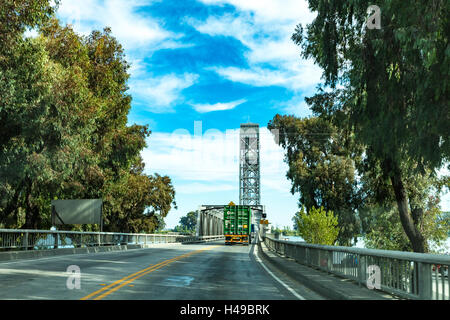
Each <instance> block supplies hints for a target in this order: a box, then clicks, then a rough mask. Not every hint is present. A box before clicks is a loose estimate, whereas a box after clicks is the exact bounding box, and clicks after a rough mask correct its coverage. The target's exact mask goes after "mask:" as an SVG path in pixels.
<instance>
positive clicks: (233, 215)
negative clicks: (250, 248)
mask: <svg viewBox="0 0 450 320" xmlns="http://www.w3.org/2000/svg"><path fill="white" fill-rule="evenodd" d="M251 221H252V220H251V209H250V207H249V206H240V205H236V206H225V207H224V212H223V223H224V225H223V230H224V235H225V243H227V244H231V243H242V244H249V243H250V241H251V240H250V239H251V237H250V232H251Z"/></svg>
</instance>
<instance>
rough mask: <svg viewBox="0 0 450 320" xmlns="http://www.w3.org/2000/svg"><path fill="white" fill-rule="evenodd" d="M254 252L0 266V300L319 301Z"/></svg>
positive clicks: (190, 251) (98, 256)
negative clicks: (70, 269)
mask: <svg viewBox="0 0 450 320" xmlns="http://www.w3.org/2000/svg"><path fill="white" fill-rule="evenodd" d="M255 250H257V246H255V245H250V246H240V245H233V246H226V245H224V244H223V243H222V242H221V241H220V242H211V243H201V244H167V245H160V246H155V247H152V248H147V249H136V250H129V251H121V252H104V253H95V254H81V255H65V256H56V257H50V258H41V259H35V260H19V261H13V262H0V299H2V300H5V299H51V300H66V299H67V300H80V299H83V300H109V299H113V300H142V299H144V300H160V299H161V300H296V299H305V300H310V299H314V300H320V299H323V298H322V297H321V296H319V295H317V294H315V293H314V292H312V291H310V290H309V289H307V288H305V287H303V286H302V285H301V284H299V283H297V282H295V281H292V280H291V279H289V278H288V277H287V276H286V275H284V274H282V273H280V272H279V271H277V270H276V269H274V268H273V267H271V266H270V264H268V263H267V262H265V261H264V260H262V261H261V260H260V259H259V257H256V256H255ZM70 266H72V267H71V268H72V270H74V271H75V273H68V272H67V269H68V268H69V267H70ZM77 271H79V273H77ZM72 272H73V271H72Z"/></svg>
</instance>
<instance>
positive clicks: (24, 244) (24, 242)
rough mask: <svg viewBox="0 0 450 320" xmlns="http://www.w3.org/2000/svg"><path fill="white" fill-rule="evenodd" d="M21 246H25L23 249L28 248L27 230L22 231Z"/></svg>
mask: <svg viewBox="0 0 450 320" xmlns="http://www.w3.org/2000/svg"><path fill="white" fill-rule="evenodd" d="M22 246H23V247H24V248H25V250H28V232H27V231H25V232H24V233H23V239H22Z"/></svg>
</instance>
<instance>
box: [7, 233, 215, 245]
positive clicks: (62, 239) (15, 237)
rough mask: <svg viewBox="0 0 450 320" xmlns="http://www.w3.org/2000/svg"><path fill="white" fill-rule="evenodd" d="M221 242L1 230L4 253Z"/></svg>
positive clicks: (213, 238) (116, 234) (168, 237)
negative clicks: (12, 251)
mask: <svg viewBox="0 0 450 320" xmlns="http://www.w3.org/2000/svg"><path fill="white" fill-rule="evenodd" d="M219 239H223V235H217V236H203V237H196V236H186V235H167V234H141V233H117V232H80V231H59V230H58V231H56V230H27V229H23V230H22V229H0V249H17V250H39V249H57V248H80V247H94V246H112V245H126V244H141V245H146V244H154V243H174V242H180V243H183V242H193V241H205V240H219Z"/></svg>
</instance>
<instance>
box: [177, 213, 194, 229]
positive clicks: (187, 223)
mask: <svg viewBox="0 0 450 320" xmlns="http://www.w3.org/2000/svg"><path fill="white" fill-rule="evenodd" d="M197 215H198V213H197V211H189V212H188V214H187V215H185V216H184V217H181V218H180V222H179V223H180V226H181V227H182V228H183V229H184V230H188V231H191V232H192V231H194V230H195V227H196V226H197Z"/></svg>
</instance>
